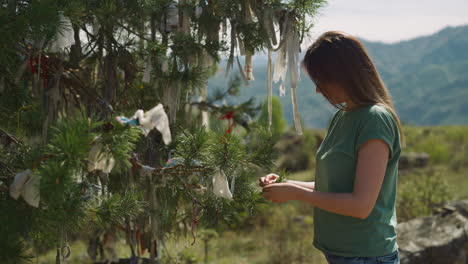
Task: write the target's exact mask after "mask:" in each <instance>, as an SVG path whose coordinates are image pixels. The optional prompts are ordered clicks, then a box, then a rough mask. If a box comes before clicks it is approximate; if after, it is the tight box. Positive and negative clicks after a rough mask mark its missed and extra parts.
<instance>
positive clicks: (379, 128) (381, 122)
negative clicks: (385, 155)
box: [355, 107, 398, 158]
mask: <svg viewBox="0 0 468 264" xmlns="http://www.w3.org/2000/svg"><path fill="white" fill-rule="evenodd" d="M366 114H367V116H366V119H365V120H364V121H363V123H362V125H361V126H360V128H359V130H358V132H357V138H356V148H355V153H356V155H357V153H358V150H359V148H360V147H361V146H362V145H363V144H364V143H365V142H367V141H369V140H371V139H381V140H383V141H384V142H385V143H387V145H388V148H389V151H390V158H392V157H393V154H394V151H395V149H394V146H395V140H397V139H396V136H398V132H397V130H398V128H397V125H396V123H395V121H394V119H393V116H392V115H391V114H390V113H389V112H388V111H387V110H385V109H384V108H383V107H378V108H377V107H376V108H373V109H371V110H370V111H369V112H368V113H366Z"/></svg>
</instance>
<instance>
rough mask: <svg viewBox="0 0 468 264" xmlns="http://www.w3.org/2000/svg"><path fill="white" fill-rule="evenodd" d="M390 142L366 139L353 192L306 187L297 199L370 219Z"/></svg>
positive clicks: (330, 209) (319, 206)
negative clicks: (326, 190) (332, 191)
mask: <svg viewBox="0 0 468 264" xmlns="http://www.w3.org/2000/svg"><path fill="white" fill-rule="evenodd" d="M388 156H389V147H388V145H387V144H386V143H385V142H384V141H383V140H380V139H372V140H369V141H367V142H366V143H364V144H363V145H362V146H361V147H360V149H359V152H358V161H357V165H356V178H355V180H354V189H353V192H352V193H326V192H319V191H313V190H310V189H307V188H303V187H298V188H302V190H298V192H297V193H296V194H297V196H296V198H297V200H300V201H303V202H306V203H310V204H312V205H314V206H316V207H318V208H321V209H323V210H326V211H330V212H333V213H337V214H342V215H347V216H353V217H358V218H361V219H366V218H367V217H368V216H369V214H370V213H371V211H372V209H373V208H374V205H375V202H376V200H377V196H378V195H379V192H380V188H381V186H382V182H383V179H384V176H385V170H386V168H387V162H388Z"/></svg>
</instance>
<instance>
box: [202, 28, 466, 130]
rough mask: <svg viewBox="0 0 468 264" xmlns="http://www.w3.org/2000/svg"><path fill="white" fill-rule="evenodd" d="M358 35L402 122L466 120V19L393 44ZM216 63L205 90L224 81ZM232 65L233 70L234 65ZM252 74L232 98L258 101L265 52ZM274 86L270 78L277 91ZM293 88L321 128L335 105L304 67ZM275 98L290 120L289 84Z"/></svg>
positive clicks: (308, 117) (311, 122) (307, 116)
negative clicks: (297, 82) (316, 89)
mask: <svg viewBox="0 0 468 264" xmlns="http://www.w3.org/2000/svg"><path fill="white" fill-rule="evenodd" d="M361 41H362V43H363V44H364V46H365V47H366V49H367V51H368V52H369V54H370V56H371V58H372V60H373V61H374V63H375V65H376V67H377V68H378V70H379V73H380V74H381V76H382V79H383V80H384V82H385V84H386V86H387V88H388V89H389V91H390V94H391V95H392V97H393V100H394V102H395V107H396V110H397V112H398V114H399V116H400V118H401V120H402V122H403V123H406V124H414V125H468V25H466V26H458V27H447V28H445V29H443V30H441V31H439V32H437V33H435V34H433V35H430V36H424V37H419V38H415V39H411V40H407V41H403V42H399V43H394V44H385V43H379V42H370V41H366V40H363V39H361ZM302 57H303V55H301V58H302ZM274 61H275V60H273V62H274ZM220 69H221V71H220V72H219V73H218V74H217V75H216V76H214V77H213V78H212V79H210V81H209V83H208V85H209V90H212V89H214V88H216V87H218V88H224V87H225V84H226V79H225V77H224V76H225V74H224V72H223V70H224V69H225V62H223V63H222V64H221V65H220ZM234 69H235V70H234V71H233V72H235V73H237V72H238V70H237V67H234ZM254 76H255V81H252V82H251V83H250V85H249V86H247V87H243V89H242V90H241V95H240V97H239V98H237V99H236V100H238V101H240V100H245V99H246V98H250V97H252V96H253V97H255V98H256V99H257V100H258V101H259V102H263V100H264V98H265V97H266V94H267V91H266V56H265V55H262V54H260V55H257V56H255V57H254ZM278 86H279V84H273V89H274V90H273V92H274V93H273V94H274V95H276V96H278ZM297 94H298V107H299V111H300V114H301V118H302V119H303V122H304V124H305V126H308V127H315V128H324V127H325V126H326V124H327V122H328V120H329V118H330V116H331V114H332V113H333V112H334V111H335V110H334V109H333V107H332V106H331V105H330V104H329V103H328V102H327V101H326V100H325V99H323V97H322V96H321V95H320V94H316V93H315V86H314V85H313V83H312V82H311V81H310V79H309V77H308V76H307V75H306V74H305V73H304V72H301V81H300V82H299V84H298V88H297ZM279 99H280V101H281V103H282V105H283V111H284V116H285V119H286V120H287V121H288V123H289V124H292V120H293V116H292V105H291V97H290V89H286V96H283V97H280V98H279Z"/></svg>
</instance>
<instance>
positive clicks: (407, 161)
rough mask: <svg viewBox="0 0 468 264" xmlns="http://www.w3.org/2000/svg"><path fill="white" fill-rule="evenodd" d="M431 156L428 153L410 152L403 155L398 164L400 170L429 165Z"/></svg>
mask: <svg viewBox="0 0 468 264" xmlns="http://www.w3.org/2000/svg"><path fill="white" fill-rule="evenodd" d="M429 158H430V156H429V154H427V153H424V152H422V153H416V152H408V153H402V154H401V156H400V160H399V163H398V168H399V169H409V168H412V167H417V168H422V167H425V166H426V165H427V164H428V163H429Z"/></svg>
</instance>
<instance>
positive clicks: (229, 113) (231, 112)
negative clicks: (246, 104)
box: [221, 111, 235, 134]
mask: <svg viewBox="0 0 468 264" xmlns="http://www.w3.org/2000/svg"><path fill="white" fill-rule="evenodd" d="M224 119H227V120H228V122H229V120H230V119H232V123H231V124H230V125H229V128H228V129H227V130H226V133H225V134H230V133H231V131H232V130H231V129H232V128H233V127H234V126H235V122H234V119H235V118H234V112H233V111H229V112H227V114H225V115H223V116H222V117H221V120H224Z"/></svg>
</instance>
